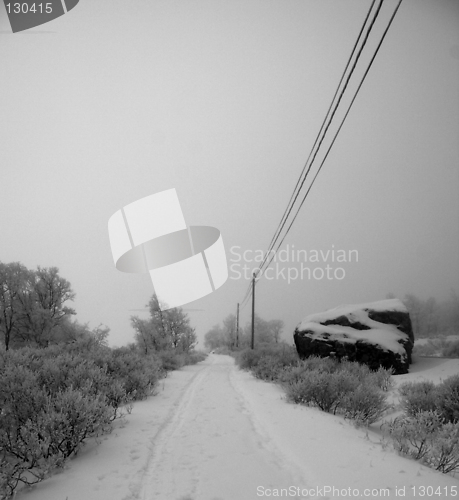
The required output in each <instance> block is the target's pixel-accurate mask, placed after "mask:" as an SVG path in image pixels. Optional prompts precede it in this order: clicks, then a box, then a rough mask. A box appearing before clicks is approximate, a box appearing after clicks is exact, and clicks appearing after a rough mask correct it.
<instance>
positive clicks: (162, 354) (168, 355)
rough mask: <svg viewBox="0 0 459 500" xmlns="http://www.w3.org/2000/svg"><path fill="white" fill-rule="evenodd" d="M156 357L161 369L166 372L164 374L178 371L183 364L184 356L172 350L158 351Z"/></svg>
mask: <svg viewBox="0 0 459 500" xmlns="http://www.w3.org/2000/svg"><path fill="white" fill-rule="evenodd" d="M158 357H159V359H160V360H161V364H162V367H163V369H164V370H166V372H168V371H172V370H178V369H179V368H181V367H182V366H184V364H185V359H184V356H183V355H182V354H178V353H176V352H175V351H172V350H167V351H159V352H158Z"/></svg>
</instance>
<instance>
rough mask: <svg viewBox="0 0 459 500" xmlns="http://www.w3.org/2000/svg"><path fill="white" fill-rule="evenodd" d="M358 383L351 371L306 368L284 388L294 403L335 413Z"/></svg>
mask: <svg viewBox="0 0 459 500" xmlns="http://www.w3.org/2000/svg"><path fill="white" fill-rule="evenodd" d="M358 385H359V380H358V379H357V377H356V376H355V375H353V374H351V373H346V372H334V373H327V372H325V371H319V370H307V371H305V372H304V373H303V375H302V377H301V379H300V380H298V381H296V382H291V383H289V384H287V385H286V386H285V389H286V394H287V398H288V399H289V400H290V401H293V402H294V403H301V404H309V405H315V406H318V407H319V408H320V409H321V410H323V411H326V412H332V413H336V411H337V409H338V408H339V406H340V405H341V404H342V402H343V399H344V398H345V396H346V395H348V394H349V393H351V392H353V391H354V390H355V389H356V388H357V387H358Z"/></svg>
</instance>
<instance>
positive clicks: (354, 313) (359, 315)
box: [296, 299, 408, 356]
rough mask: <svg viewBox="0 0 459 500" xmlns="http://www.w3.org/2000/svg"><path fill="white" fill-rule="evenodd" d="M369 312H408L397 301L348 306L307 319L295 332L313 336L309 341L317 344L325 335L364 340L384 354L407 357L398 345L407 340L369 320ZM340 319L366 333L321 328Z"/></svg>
mask: <svg viewBox="0 0 459 500" xmlns="http://www.w3.org/2000/svg"><path fill="white" fill-rule="evenodd" d="M369 310H373V311H399V312H407V309H406V307H405V305H404V304H403V303H402V302H401V301H400V300H398V299H388V300H380V301H377V302H368V303H365V304H348V305H343V306H338V307H335V308H334V309H329V310H328V311H325V312H322V313H316V314H311V315H309V316H306V318H304V319H303V321H302V322H301V323H300V324H299V325H298V326H297V327H296V329H297V330H298V331H300V332H301V331H306V330H309V331H311V332H313V335H312V336H311V338H312V339H316V340H325V339H324V337H323V334H328V335H330V339H332V340H339V341H341V342H352V343H355V342H356V341H357V340H365V341H366V342H368V343H371V344H376V345H378V346H380V347H382V348H383V349H385V350H390V351H392V352H395V353H399V354H401V355H402V356H406V351H405V348H404V347H403V345H402V344H400V343H399V341H400V340H402V339H403V340H407V339H408V336H407V335H406V334H405V333H403V332H401V331H400V330H399V329H398V328H397V327H395V326H394V325H387V324H384V323H380V322H379V321H374V320H372V319H370V318H369V317H368V311H369ZM339 316H346V317H347V318H349V321H350V322H351V323H357V322H358V323H361V324H363V325H366V326H368V328H369V329H368V330H357V329H355V328H352V327H346V326H340V325H327V326H324V325H322V324H321V323H325V322H327V321H329V320H333V319H335V318H338V317H339Z"/></svg>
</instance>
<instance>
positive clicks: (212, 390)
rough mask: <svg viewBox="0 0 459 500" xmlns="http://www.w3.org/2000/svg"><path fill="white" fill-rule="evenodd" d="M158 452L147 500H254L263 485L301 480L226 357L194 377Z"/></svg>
mask: <svg viewBox="0 0 459 500" xmlns="http://www.w3.org/2000/svg"><path fill="white" fill-rule="evenodd" d="M153 449H154V454H153V457H152V459H151V461H150V463H149V464H148V473H147V474H146V477H145V482H144V485H143V488H142V493H141V496H140V498H141V499H142V500H153V499H171V500H172V499H174V500H175V499H177V500H178V499H180V500H182V499H183V500H185V499H190V500H191V499H203V500H204V499H209V500H210V499H212V500H223V499H244V498H249V497H251V498H255V494H256V491H257V486H259V485H264V487H269V488H275V487H277V488H279V487H281V486H282V487H288V486H289V485H292V484H301V482H302V481H301V476H300V474H299V471H292V464H290V463H288V462H287V461H286V459H285V458H284V457H283V456H282V454H281V453H280V452H279V450H277V449H276V447H275V446H274V445H273V443H272V441H271V440H270V439H269V437H268V435H266V434H262V433H261V431H260V429H259V428H258V427H257V424H256V421H255V420H254V415H253V414H251V412H250V409H249V407H248V401H246V399H245V398H244V395H243V394H242V393H241V392H240V390H238V386H237V380H235V366H234V362H233V360H232V359H231V358H229V357H226V356H212V357H211V363H210V364H206V365H204V366H203V367H202V369H201V370H200V371H198V372H196V373H195V374H194V376H193V377H192V379H191V380H190V382H189V383H188V385H187V386H186V387H185V389H184V391H183V393H182V395H181V397H180V400H179V402H178V404H177V405H176V406H175V408H174V413H173V415H172V418H171V419H170V421H168V422H166V425H165V427H164V428H163V429H162V430H161V432H160V433H159V434H158V436H157V439H156V441H155V442H154V443H153ZM303 484H304V481H303Z"/></svg>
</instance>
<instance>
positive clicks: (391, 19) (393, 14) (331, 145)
mask: <svg viewBox="0 0 459 500" xmlns="http://www.w3.org/2000/svg"><path fill="white" fill-rule="evenodd" d="M401 3H402V0H399V2H398V4H397V6H396V8H395V10H394V12H393V13H392V16H391V18H390V20H389V23H388V24H387V26H386V29H385V30H384V33H383V35H382V37H381V39H380V41H379V43H378V46H377V47H376V50H375V52H374V54H373V56H372V58H371V60H370V62H369V64H368V66H367V69H366V70H365V73H364V75H363V77H362V79H361V81H360V84H359V86H358V87H357V90H356V92H355V94H354V97H353V98H352V100H351V103H350V104H349V106H348V108H347V111H346V113H345V115H344V117H343V119H342V121H341V124H340V126H339V127H338V130H337V131H336V133H335V136H334V137H333V140H332V142H331V144H330V146H329V148H328V150H327V152H326V154H325V157H324V159H323V160H322V162H321V164H320V166H319V168H318V170H317V172H316V174H315V176H314V178H313V179H312V182H311V184H310V186H309V188H308V190H307V191H306V193H305V195H304V197H303V199H302V201H301V203H300V206H299V207H298V209H297V211H296V213H295V215H294V217H293V220H292V222H291V223H290V225H289V227H288V228H287V231H286V233H285V235H284V237H283V238H282V240H281V242H280V243H279V245H278V246H277V248H276V251H275V252H274V255H273V257H272V258H271V260H270V261H269V263H268V266H267V267H269V264H271V262H272V260H273V258H274V256H275V253H276V252H277V250H279V248H280V246H281V245H282V243H283V242H284V240H285V237H286V236H287V234H288V233H289V231H290V228H291V227H292V225H293V223H294V222H295V220H296V218H297V216H298V213H299V211H300V210H301V207H302V206H303V204H304V202H305V200H306V198H307V196H308V194H309V192H310V191H311V188H312V186H313V185H314V182H315V180H316V179H317V176H318V175H319V172H320V170H321V169H322V167H323V164H324V163H325V160H326V159H327V157H328V154H329V153H330V150H331V148H332V147H333V145H334V143H335V141H336V138H337V137H338V134H339V132H340V130H341V128H342V126H343V124H344V122H345V121H346V118H347V116H348V114H349V111H350V110H351V108H352V105H353V104H354V101H355V99H356V97H357V94H358V93H359V91H360V89H361V87H362V85H363V82H364V81H365V79H366V77H367V75H368V72H369V71H370V68H371V66H372V65H373V62H374V60H375V58H376V55H377V54H378V52H379V49H380V48H381V45H382V43H383V41H384V39H385V37H386V34H387V32H388V31H389V28H390V26H391V25H392V21H393V20H394V18H395V15H396V14H397V11H398V9H399V8H400V5H401Z"/></svg>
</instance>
